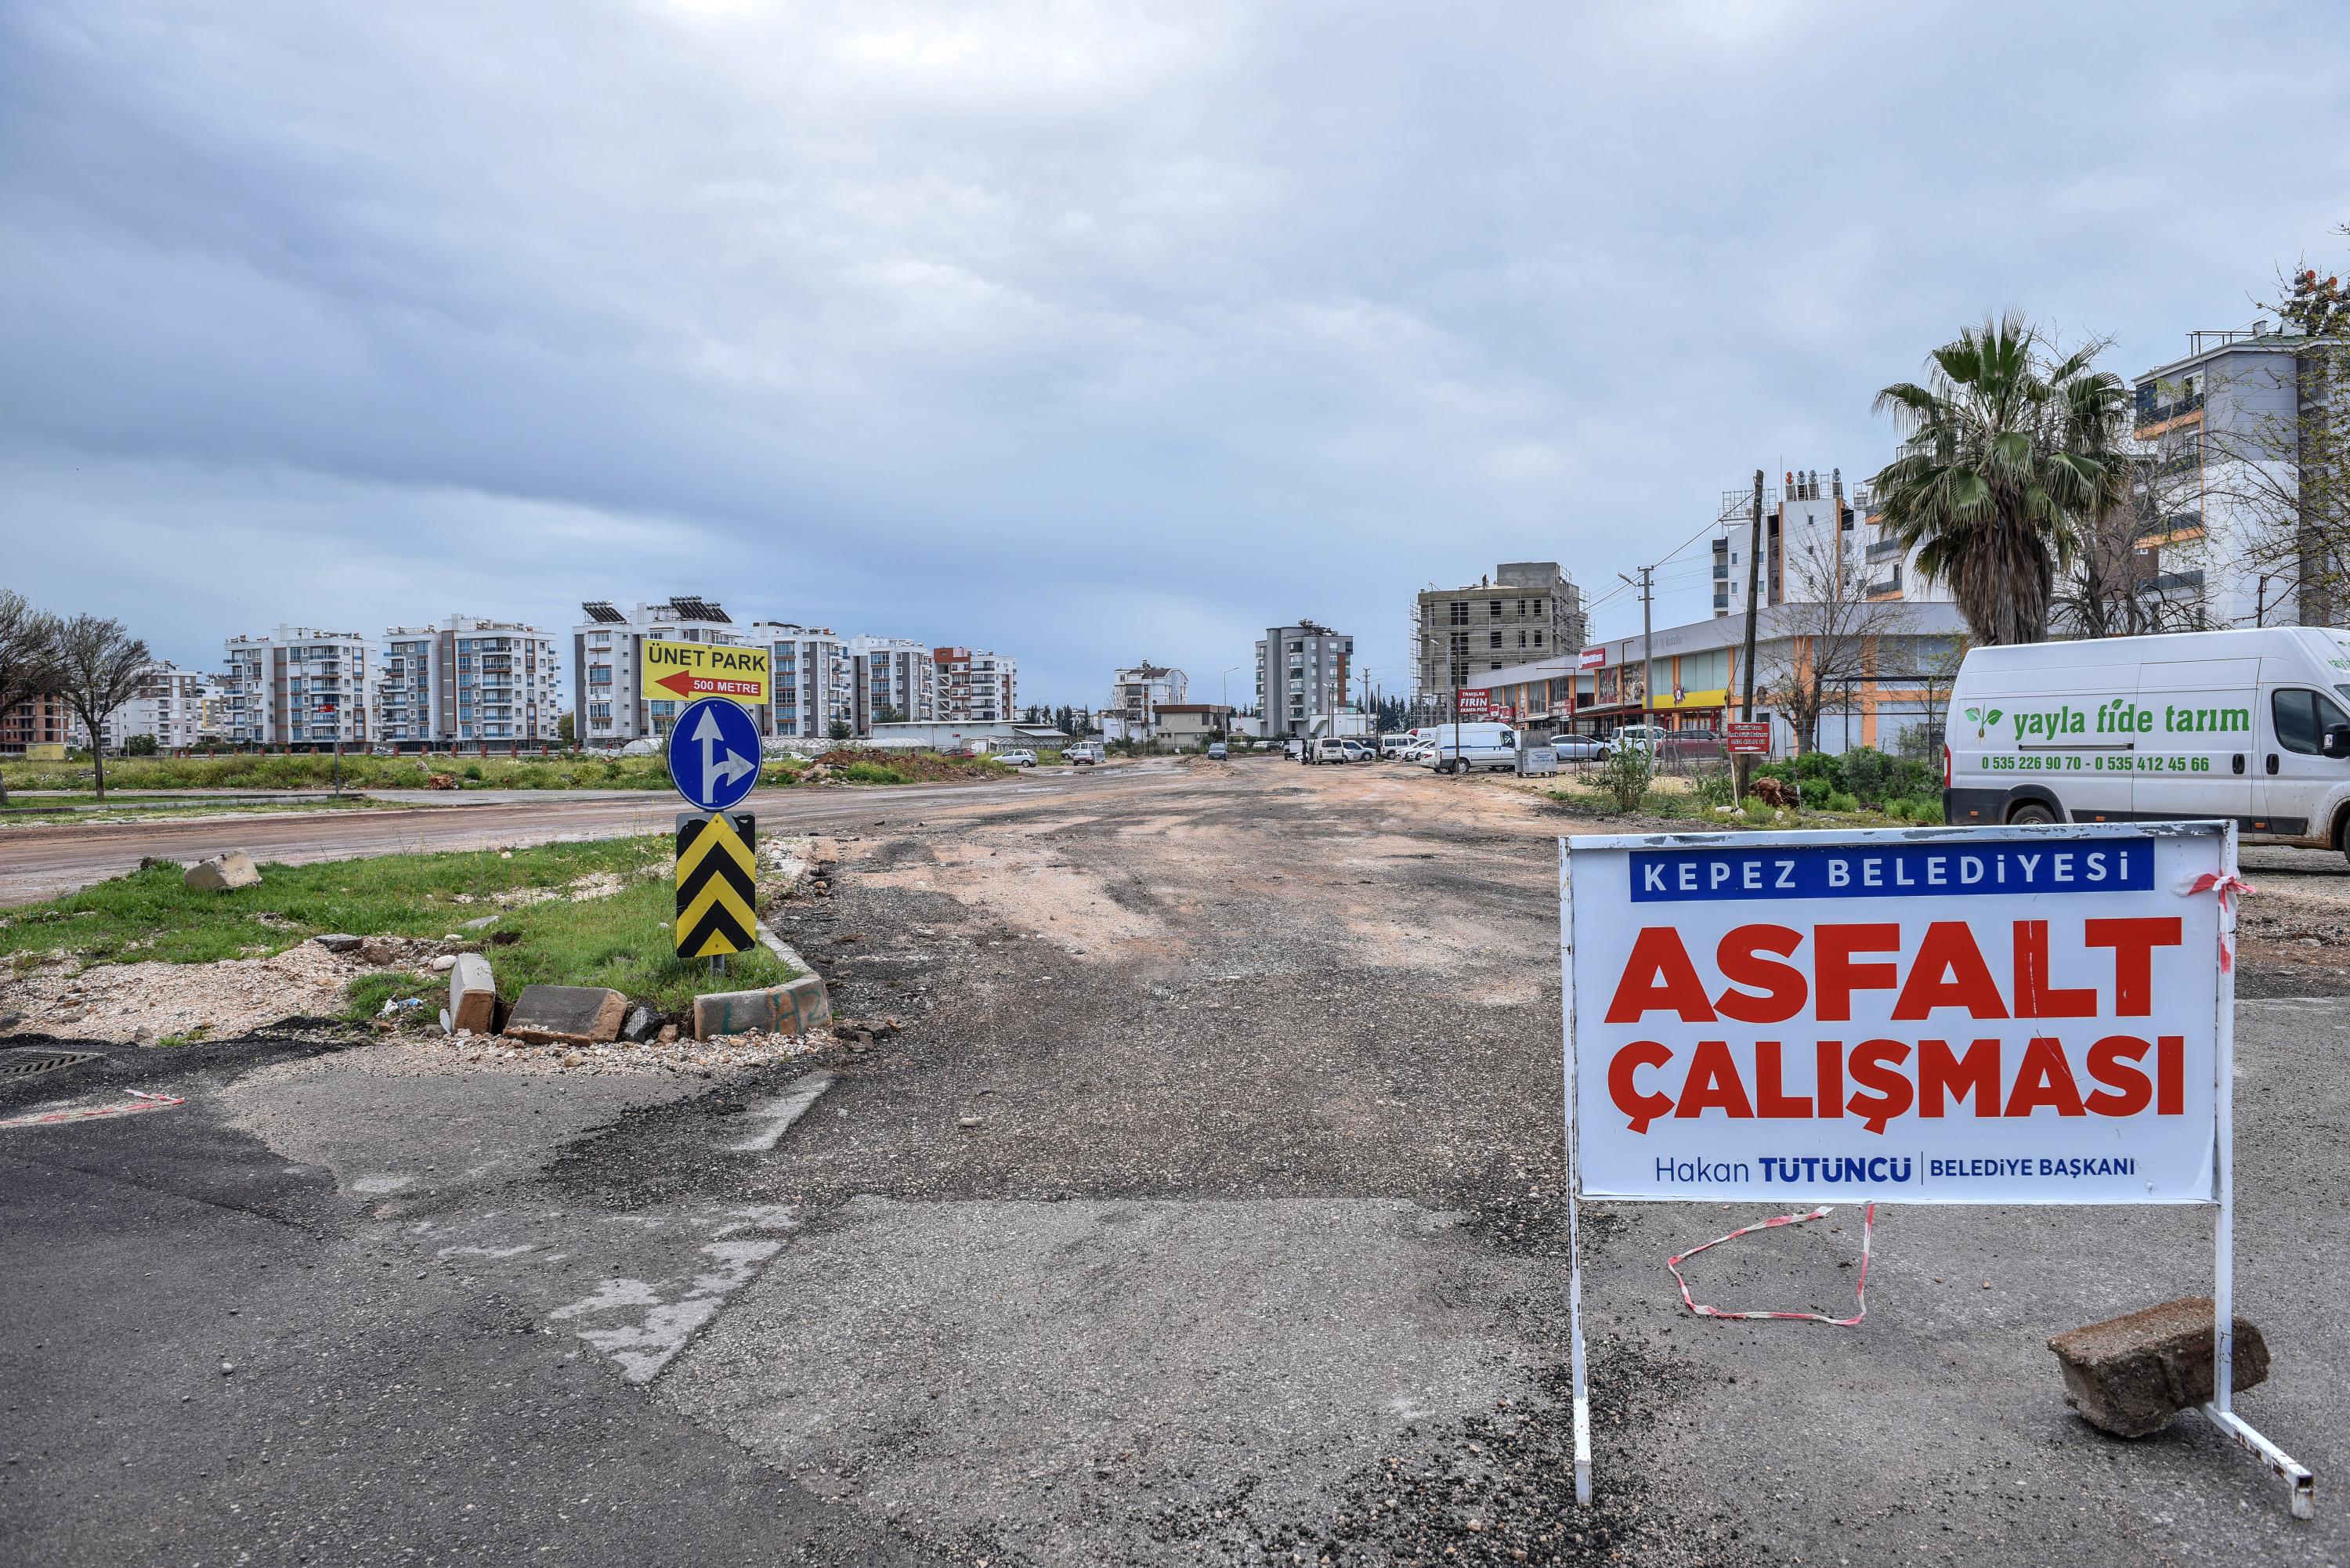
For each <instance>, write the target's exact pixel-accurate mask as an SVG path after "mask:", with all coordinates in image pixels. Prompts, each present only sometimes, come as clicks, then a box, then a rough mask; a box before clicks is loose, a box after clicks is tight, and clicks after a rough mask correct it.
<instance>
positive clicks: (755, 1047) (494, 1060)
mask: <svg viewBox="0 0 2350 1568" xmlns="http://www.w3.org/2000/svg"><path fill="white" fill-rule="evenodd" d="M828 1044H831V1042H830V1041H829V1040H827V1039H826V1038H824V1037H822V1036H820V1035H809V1034H760V1033H751V1034H728V1035H723V1036H721V1037H720V1038H718V1039H715V1040H683V1039H681V1040H672V1041H666V1042H658V1043H656V1042H648V1043H647V1044H642V1045H631V1044H628V1043H627V1042H626V1041H619V1042H617V1043H615V1044H609V1045H525V1044H521V1043H520V1042H518V1041H513V1040H507V1039H504V1038H502V1037H500V1036H497V1035H482V1034H470V1033H468V1034H457V1035H445V1034H442V1033H440V1032H439V1031H438V1030H433V1031H431V1032H428V1033H424V1034H400V1035H395V1036H392V1037H391V1038H390V1039H388V1040H386V1041H385V1043H384V1044H382V1045H381V1046H380V1047H379V1048H377V1049H374V1050H363V1051H357V1052H351V1053H348V1054H347V1057H346V1060H347V1062H348V1064H350V1065H354V1066H357V1067H359V1068H361V1069H362V1070H364V1071H367V1072H371V1073H387V1074H393V1075H409V1076H424V1075H442V1074H473V1073H530V1074H546V1073H582V1074H587V1075H589V1076H593V1077H606V1076H625V1077H658V1076H661V1075H670V1074H678V1073H698V1074H700V1075H702V1076H704V1077H711V1076H715V1075H718V1074H721V1073H730V1074H731V1073H740V1072H743V1071H746V1070H748V1069H750V1068H753V1067H764V1066H766V1065H768V1064H770V1063H775V1062H787V1061H789V1060H791V1059H792V1058H793V1057H795V1056H805V1055H806V1054H809V1053H810V1052H813V1051H818V1050H822V1049H823V1048H824V1047H825V1046H827V1045H828Z"/></svg>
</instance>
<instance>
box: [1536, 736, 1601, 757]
mask: <svg viewBox="0 0 2350 1568" xmlns="http://www.w3.org/2000/svg"><path fill="white" fill-rule="evenodd" d="M1550 749H1551V751H1552V752H1553V753H1555V755H1556V756H1557V757H1558V760H1559V761H1560V762H1562V763H1596V762H1597V761H1598V760H1599V759H1600V758H1601V757H1604V756H1606V755H1607V742H1605V741H1602V740H1600V739H1598V738H1597V737H1596V736H1593V735H1558V736H1555V737H1554V738H1553V739H1552V741H1551V743H1550Z"/></svg>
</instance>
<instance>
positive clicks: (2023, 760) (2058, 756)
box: [1981, 752, 2211, 774]
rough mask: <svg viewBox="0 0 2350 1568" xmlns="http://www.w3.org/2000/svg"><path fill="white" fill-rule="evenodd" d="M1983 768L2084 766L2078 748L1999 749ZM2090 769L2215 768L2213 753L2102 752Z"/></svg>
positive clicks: (2065, 770)
mask: <svg viewBox="0 0 2350 1568" xmlns="http://www.w3.org/2000/svg"><path fill="white" fill-rule="evenodd" d="M1981 763H1982V770H1983V772H1985V773H1989V774H2000V773H2008V774H2074V773H2080V772H2082V771H2083V769H2084V766H2085V767H2086V770H2087V771H2088V772H2090V773H2098V774H2208V773H2210V771H2211V759H2210V758H2209V757H2154V756H2126V757H2109V756H2106V755H2105V754H2103V753H2098V754H2097V755H2095V756H2092V757H2090V758H2088V759H2087V762H2086V763H2085V764H2084V763H2083V760H2082V757H2081V754H2080V753H2078V752H2055V753H2025V754H2023V755H2021V756H2001V755H1998V754H1997V753H1991V754H1989V755H1986V756H1984V757H1982V758H1981Z"/></svg>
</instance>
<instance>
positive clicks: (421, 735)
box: [375, 615, 562, 750]
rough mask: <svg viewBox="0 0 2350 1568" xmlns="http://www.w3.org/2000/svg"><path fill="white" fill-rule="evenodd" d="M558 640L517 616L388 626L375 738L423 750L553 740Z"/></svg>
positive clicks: (558, 694) (558, 698) (455, 617)
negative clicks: (508, 619)
mask: <svg viewBox="0 0 2350 1568" xmlns="http://www.w3.org/2000/svg"><path fill="white" fill-rule="evenodd" d="M561 697H562V691H561V686H560V683H559V680H558V678H557V676H556V655H555V639H554V638H553V637H551V636H549V635H548V634H547V633H546V632H544V631H541V630H540V629H539V628H536V627H535V626H526V625H524V624H523V623H522V622H520V621H501V620H484V619H483V618H480V617H479V616H470V615H452V616H449V617H447V618H444V619H442V620H441V621H440V622H438V623H437V624H435V625H432V626H424V627H405V626H396V627H391V628H387V629H386V630H385V632H384V634H383V655H382V659H381V661H380V674H379V675H378V678H377V680H376V686H375V714H376V721H375V722H376V731H375V738H376V739H377V741H379V742H382V743H384V744H387V745H391V746H399V747H415V748H417V749H420V750H421V749H425V748H429V747H436V746H460V745H468V744H473V743H476V742H483V743H488V742H498V743H504V744H507V745H514V744H530V745H544V744H549V743H552V742H554V741H555V740H556V729H555V722H556V717H557V714H558V711H559V705H560V701H561Z"/></svg>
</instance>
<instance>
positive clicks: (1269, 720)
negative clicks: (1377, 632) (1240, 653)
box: [1256, 620, 1355, 736]
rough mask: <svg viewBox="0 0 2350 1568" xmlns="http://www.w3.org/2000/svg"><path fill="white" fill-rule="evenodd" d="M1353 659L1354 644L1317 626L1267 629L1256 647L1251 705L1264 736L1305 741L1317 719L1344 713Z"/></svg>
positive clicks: (1309, 623)
mask: <svg viewBox="0 0 2350 1568" xmlns="http://www.w3.org/2000/svg"><path fill="white" fill-rule="evenodd" d="M1354 658H1355V639H1353V638H1351V637H1349V636H1347V635H1346V634H1345V633H1344V632H1336V631H1332V630H1331V629H1330V628H1328V627H1326V626H1323V625H1321V624H1319V623H1318V622H1315V621H1311V620H1301V621H1299V622H1298V623H1297V624H1296V625H1295V626H1274V627H1267V628H1265V632H1264V637H1263V639H1262V640H1261V641H1259V642H1258V643H1257V645H1256V702H1257V711H1259V712H1261V713H1263V715H1264V720H1265V733H1266V734H1268V735H1284V736H1286V735H1295V736H1305V735H1310V734H1313V733H1314V732H1315V724H1316V716H1317V715H1321V716H1334V715H1336V713H1337V712H1338V711H1339V710H1341V709H1342V708H1344V707H1346V705H1347V670H1348V668H1349V666H1350V665H1351V664H1352V663H1353V661H1354Z"/></svg>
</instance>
